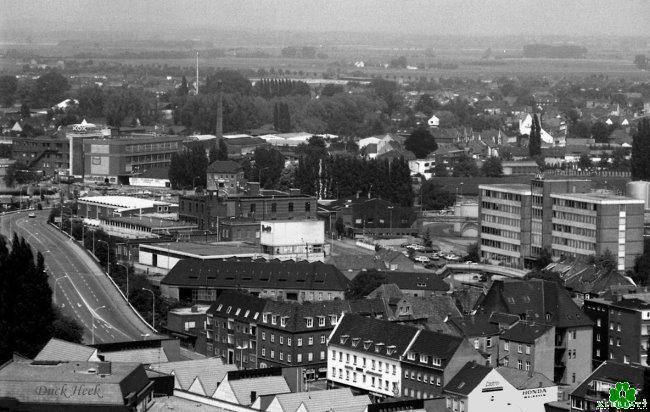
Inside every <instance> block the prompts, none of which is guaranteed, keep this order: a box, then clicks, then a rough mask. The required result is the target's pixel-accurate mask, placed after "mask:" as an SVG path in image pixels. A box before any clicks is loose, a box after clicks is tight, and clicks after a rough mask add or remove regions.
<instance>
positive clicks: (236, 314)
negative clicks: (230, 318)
mask: <svg viewBox="0 0 650 412" xmlns="http://www.w3.org/2000/svg"><path fill="white" fill-rule="evenodd" d="M239 312H241V308H237V311H236V312H235V316H239Z"/></svg>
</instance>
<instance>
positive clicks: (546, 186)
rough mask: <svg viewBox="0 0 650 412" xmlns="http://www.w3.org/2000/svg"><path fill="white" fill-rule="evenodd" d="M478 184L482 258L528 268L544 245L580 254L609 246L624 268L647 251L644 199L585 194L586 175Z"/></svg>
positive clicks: (570, 254) (557, 253) (559, 253)
mask: <svg viewBox="0 0 650 412" xmlns="http://www.w3.org/2000/svg"><path fill="white" fill-rule="evenodd" d="M479 189H480V193H481V201H480V204H479V226H480V231H479V238H480V242H479V245H480V248H481V257H482V258H483V259H486V260H488V261H490V262H492V263H499V264H504V265H508V266H513V267H528V266H530V264H531V263H532V262H533V261H535V260H536V259H537V258H538V257H539V256H540V253H541V252H542V249H548V250H549V251H550V252H552V254H553V255H555V256H558V257H581V258H585V257H589V256H593V255H597V254H603V253H605V251H606V250H609V251H610V252H611V253H612V254H613V255H614V256H615V258H616V259H617V263H618V268H619V270H625V269H629V268H631V267H632V266H633V265H634V260H635V258H636V257H637V256H639V255H640V254H642V253H643V201H640V200H635V199H632V198H628V197H624V196H618V195H614V194H611V193H586V192H587V191H588V190H589V182H588V181H585V180H544V179H535V180H533V181H532V182H531V184H530V185H524V184H499V185H481V186H479Z"/></svg>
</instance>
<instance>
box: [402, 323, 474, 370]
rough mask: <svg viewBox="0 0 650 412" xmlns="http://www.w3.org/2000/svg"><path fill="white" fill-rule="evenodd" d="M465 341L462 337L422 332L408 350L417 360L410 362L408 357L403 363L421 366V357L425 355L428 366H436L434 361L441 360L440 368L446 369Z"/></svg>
mask: <svg viewBox="0 0 650 412" xmlns="http://www.w3.org/2000/svg"><path fill="white" fill-rule="evenodd" d="M464 341H465V340H464V339H463V338H462V337H460V336H452V335H446V334H443V333H439V332H433V331H428V330H422V331H420V333H419V334H418V336H417V337H416V338H415V340H414V341H413V343H412V344H411V346H410V347H409V348H408V352H410V353H415V354H416V357H415V360H414V361H410V360H408V356H407V357H406V358H404V359H403V361H404V362H411V363H417V364H419V365H421V364H423V363H422V362H421V359H420V355H425V356H427V359H426V361H427V362H426V365H427V366H435V365H434V364H433V360H434V359H440V360H441V365H440V367H441V368H445V367H446V366H447V363H449V361H450V360H451V358H452V357H453V356H454V353H456V351H457V350H458V347H459V346H460V345H461V344H462V343H463V342H464Z"/></svg>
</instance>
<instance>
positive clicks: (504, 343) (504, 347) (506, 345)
mask: <svg viewBox="0 0 650 412" xmlns="http://www.w3.org/2000/svg"><path fill="white" fill-rule="evenodd" d="M508 347H509V345H508V341H507V340H505V341H503V350H510V349H509V348H508Z"/></svg>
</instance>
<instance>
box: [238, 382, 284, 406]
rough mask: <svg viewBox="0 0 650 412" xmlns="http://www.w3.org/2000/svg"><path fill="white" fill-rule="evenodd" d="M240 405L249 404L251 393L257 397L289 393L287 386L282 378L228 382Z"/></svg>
mask: <svg viewBox="0 0 650 412" xmlns="http://www.w3.org/2000/svg"><path fill="white" fill-rule="evenodd" d="M228 384H229V385H230V387H231V388H232V391H233V393H234V394H235V397H236V398H237V401H238V402H239V404H240V405H250V404H251V398H250V397H251V392H256V393H257V396H261V395H269V394H280V393H289V392H291V389H289V385H287V381H286V380H285V379H284V376H261V377H256V378H247V379H238V380H231V381H229V382H228Z"/></svg>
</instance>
